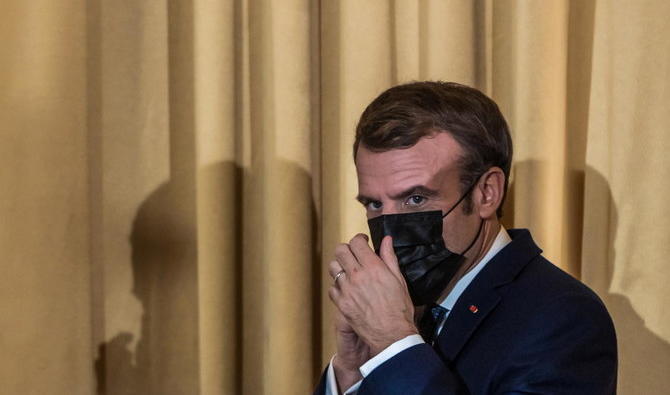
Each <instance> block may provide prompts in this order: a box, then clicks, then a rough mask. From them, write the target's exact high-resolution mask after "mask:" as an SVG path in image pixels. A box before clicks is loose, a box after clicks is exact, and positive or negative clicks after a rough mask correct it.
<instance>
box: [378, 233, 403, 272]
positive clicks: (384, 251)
mask: <svg viewBox="0 0 670 395" xmlns="http://www.w3.org/2000/svg"><path fill="white" fill-rule="evenodd" d="M379 256H380V257H381V258H382V261H384V263H385V264H386V266H388V268H389V270H391V272H392V273H393V274H394V275H395V276H396V277H398V278H399V279H402V274H401V273H400V267H399V266H398V258H397V257H396V256H395V252H394V251H393V239H392V238H391V236H385V237H384V238H383V239H382V245H381V247H380V248H379Z"/></svg>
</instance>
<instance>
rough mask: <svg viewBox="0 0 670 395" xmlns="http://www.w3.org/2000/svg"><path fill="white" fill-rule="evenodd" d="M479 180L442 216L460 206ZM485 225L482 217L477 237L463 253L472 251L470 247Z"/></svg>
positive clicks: (475, 239)
mask: <svg viewBox="0 0 670 395" xmlns="http://www.w3.org/2000/svg"><path fill="white" fill-rule="evenodd" d="M478 182H479V177H477V180H476V181H475V182H473V183H472V185H470V187H469V188H468V190H467V191H465V193H464V194H463V196H461V198H460V199H458V201H457V202H456V204H454V205H453V206H451V208H450V209H449V211H447V213H446V214H444V215H443V216H442V218H444V217H446V216H447V215H449V213H451V212H452V211H454V209H455V208H456V207H458V205H459V204H461V202H462V201H463V200H464V199H465V198H466V197H467V196H468V195H469V194H470V192H472V190H473V189H475V186H476V185H477V183H478ZM483 227H484V220H483V219H482V220H481V222H480V223H479V229H478V230H477V235H475V238H474V239H472V242H470V245H469V246H468V248H466V249H465V251H463V252H462V253H461V255H465V254H466V253H467V252H468V251H470V248H472V246H474V245H475V242H477V239H479V235H480V234H481V233H482V228H483Z"/></svg>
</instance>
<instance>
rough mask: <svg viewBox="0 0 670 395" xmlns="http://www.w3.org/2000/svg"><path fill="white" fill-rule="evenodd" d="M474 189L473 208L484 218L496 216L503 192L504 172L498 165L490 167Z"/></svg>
mask: <svg viewBox="0 0 670 395" xmlns="http://www.w3.org/2000/svg"><path fill="white" fill-rule="evenodd" d="M475 189H476V193H475V195H474V198H475V209H476V210H477V211H478V212H479V216H480V217H482V218H484V219H486V218H493V217H496V216H497V211H498V207H500V204H501V203H502V198H503V194H504V192H505V173H503V171H502V169H501V168H499V167H492V168H490V169H489V170H488V171H487V172H486V173H484V174H483V175H482V177H481V178H480V179H479V182H478V183H477V187H476V188H475Z"/></svg>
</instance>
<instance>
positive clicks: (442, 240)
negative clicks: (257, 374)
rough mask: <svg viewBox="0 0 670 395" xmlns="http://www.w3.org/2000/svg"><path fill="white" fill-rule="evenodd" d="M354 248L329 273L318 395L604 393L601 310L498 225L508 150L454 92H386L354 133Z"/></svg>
mask: <svg viewBox="0 0 670 395" xmlns="http://www.w3.org/2000/svg"><path fill="white" fill-rule="evenodd" d="M354 157H355V163H356V170H357V175H358V187H359V196H358V200H359V201H360V202H361V203H362V204H363V205H364V206H365V209H366V211H367V216H368V219H369V221H368V223H369V225H370V231H371V232H370V233H371V238H372V244H373V247H374V250H373V249H372V248H370V246H369V244H368V237H367V236H366V235H362V234H359V235H356V236H355V237H354V238H353V239H351V241H350V242H349V243H348V244H341V245H339V246H338V247H337V248H336V250H335V258H334V260H333V261H332V262H330V263H329V268H328V269H329V273H330V275H331V276H332V277H333V284H332V287H331V288H330V290H329V296H330V298H331V300H332V301H333V303H334V305H335V307H336V309H335V311H336V343H337V353H336V355H335V356H334V357H333V359H332V360H331V363H330V364H329V366H328V368H327V369H326V372H325V373H324V375H323V377H322V379H321V382H320V384H319V386H318V387H317V389H316V392H315V393H317V394H332V395H335V394H337V393H345V392H346V393H351V394H353V393H358V394H359V395H365V394H461V393H464V394H466V393H471V394H497V393H501V394H502V393H504V394H512V393H534V394H559V393H565V394H612V393H615V392H616V368H617V354H616V339H615V334H614V328H613V325H612V321H611V319H610V317H609V315H608V313H607V310H606V309H605V307H604V305H603V304H602V302H601V301H600V299H599V298H598V297H597V296H596V295H595V294H594V293H593V292H592V291H591V290H590V289H588V288H587V287H586V286H585V285H583V284H582V283H580V282H579V281H577V280H575V279H574V278H572V277H570V276H569V275H568V274H566V273H564V272H563V271H561V270H560V269H558V268H557V267H555V266H554V265H553V264H551V263H550V262H548V261H547V260H546V259H544V258H543V257H542V256H541V255H540V254H541V250H540V249H539V248H538V247H537V246H536V245H535V244H534V242H533V240H532V238H531V236H530V233H529V232H528V231H527V230H510V231H507V230H505V229H504V228H503V227H502V226H501V225H500V223H499V217H500V215H501V206H502V204H503V201H504V199H505V194H506V190H507V185H508V180H509V172H510V165H511V161H512V141H511V138H510V134H509V130H508V128H507V124H506V122H505V120H504V118H503V116H502V115H501V114H500V111H499V109H498V107H497V106H496V104H495V103H494V102H493V101H492V100H490V99H489V98H488V97H486V96H485V95H483V94H482V93H481V92H479V91H477V90H475V89H472V88H469V87H466V86H462V85H459V84H455V83H443V82H417V83H411V84H407V85H401V86H397V87H394V88H391V89H389V90H387V91H386V92H384V93H382V94H381V95H380V96H379V97H377V98H376V99H375V100H374V101H373V102H372V103H371V104H370V105H369V106H368V107H367V109H366V110H365V112H364V113H363V115H362V116H361V119H360V121H359V124H358V127H357V130H356V141H355V143H354Z"/></svg>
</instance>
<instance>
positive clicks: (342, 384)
mask: <svg viewBox="0 0 670 395" xmlns="http://www.w3.org/2000/svg"><path fill="white" fill-rule="evenodd" d="M332 364H333V370H334V372H335V379H336V381H337V387H338V388H339V390H340V393H342V394H343V393H344V392H345V391H346V390H347V389H349V387H351V386H352V385H354V384H355V383H356V382H358V381H359V380H362V379H363V375H362V374H361V372H360V370H359V368H360V366H348V365H347V364H343V363H342V361H341V360H340V359H339V358H338V356H337V354H336V355H335V357H334V358H333V362H332Z"/></svg>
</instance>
